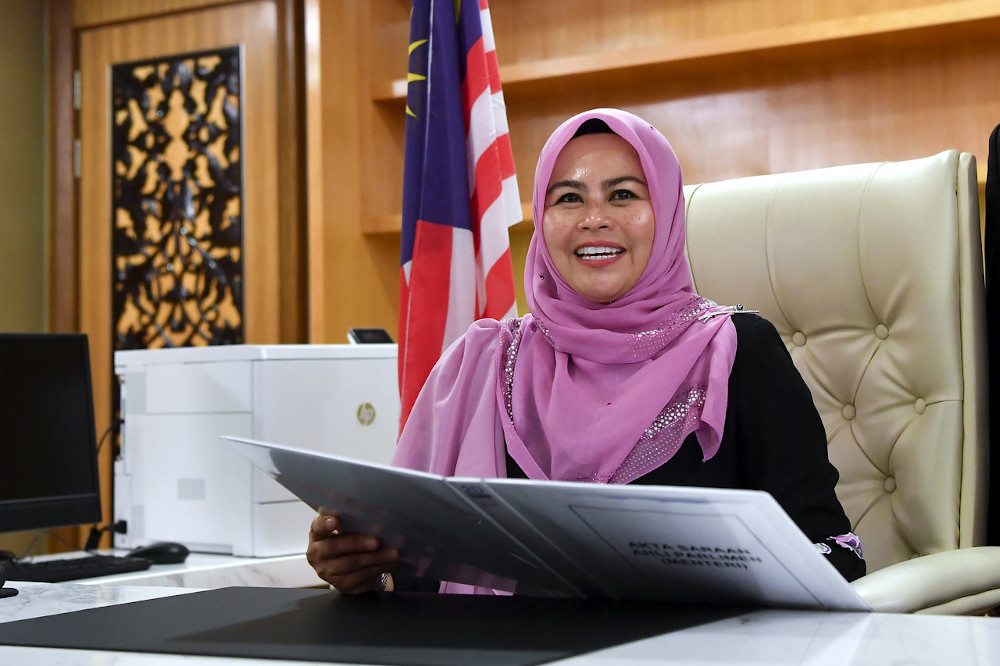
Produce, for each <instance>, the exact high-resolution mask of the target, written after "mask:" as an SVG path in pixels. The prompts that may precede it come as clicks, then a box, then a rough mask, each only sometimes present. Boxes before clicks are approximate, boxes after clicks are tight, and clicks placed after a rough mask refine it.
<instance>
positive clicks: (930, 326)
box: [685, 151, 1000, 614]
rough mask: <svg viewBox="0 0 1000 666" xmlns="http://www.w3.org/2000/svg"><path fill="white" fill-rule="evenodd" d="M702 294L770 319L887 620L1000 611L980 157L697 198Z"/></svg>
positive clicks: (766, 180)
mask: <svg viewBox="0 0 1000 666" xmlns="http://www.w3.org/2000/svg"><path fill="white" fill-rule="evenodd" d="M685 194H686V201H687V203H686V205H687V225H688V233H687V250H688V257H689V259H690V262H691V270H692V273H693V275H694V282H695V285H696V287H697V289H698V291H699V292H700V293H701V294H702V295H704V296H706V297H708V298H711V299H712V300H714V301H716V302H718V303H720V304H736V303H741V304H743V305H744V306H745V307H746V308H748V309H756V310H760V312H761V315H762V316H764V317H767V318H768V319H769V320H770V321H771V322H772V323H773V324H774V325H775V327H776V328H777V329H778V331H779V333H780V334H781V335H782V338H783V339H784V341H785V343H786V345H787V347H788V349H789V351H790V353H791V355H792V359H793V360H794V362H795V364H796V366H797V367H798V369H799V371H800V372H801V373H802V375H803V378H804V379H805V381H806V383H807V384H808V385H809V388H810V390H811V391H812V394H813V399H814V401H815V403H816V406H817V408H818V409H819V412H820V415H821V416H822V419H823V423H824V425H825V427H826V431H827V438H828V444H829V452H830V459H831V461H832V462H833V463H834V465H836V467H837V469H838V470H839V472H840V482H839V484H838V485H837V494H838V496H839V498H840V500H841V503H842V504H843V505H844V509H845V511H846V512H847V515H848V517H849V518H850V520H851V523H852V526H853V528H854V531H855V533H857V534H858V535H859V536H860V537H861V541H862V546H863V549H864V553H865V560H866V563H867V567H868V575H866V576H864V577H863V578H861V579H859V580H858V581H856V582H855V583H853V585H854V586H855V588H856V589H857V590H858V592H859V593H860V594H861V595H862V596H863V597H864V598H865V599H866V600H867V601H868V602H869V603H870V604H871V605H872V607H873V608H875V609H876V610H881V611H893V612H927V613H945V614H968V613H977V612H982V611H985V610H986V609H989V608H992V607H994V606H997V605H998V604H1000V547H987V546H984V545H983V544H984V543H985V537H986V524H987V523H986V517H987V515H986V509H987V497H986V494H987V481H988V474H987V467H988V464H989V463H988V442H989V436H988V403H987V372H986V369H987V347H986V312H985V285H984V276H983V254H982V245H981V242H980V224H979V198H978V189H977V181H976V166H975V158H974V157H973V156H972V155H970V154H967V153H958V152H956V151H946V152H943V153H940V154H938V155H934V156H931V157H927V158H923V159H916V160H910V161H901V162H883V163H874V164H859V165H851V166H843V167H833V168H826V169H817V170H812V171H803V172H798V173H787V174H776V175H767V176H756V177H749V178H740V179H735V180H729V181H723V182H717V183H707V184H702V185H692V186H688V187H686V188H685Z"/></svg>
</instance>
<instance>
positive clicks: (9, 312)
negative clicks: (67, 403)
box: [0, 0, 46, 331]
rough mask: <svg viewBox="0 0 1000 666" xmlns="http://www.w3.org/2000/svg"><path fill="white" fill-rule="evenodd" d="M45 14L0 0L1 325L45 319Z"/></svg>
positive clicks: (38, 324) (21, 2) (21, 327)
mask: <svg viewBox="0 0 1000 666" xmlns="http://www.w3.org/2000/svg"><path fill="white" fill-rule="evenodd" d="M44 15H45V3H44V2H39V1H38V0H0V91H3V103H2V104H0V331H40V330H43V328H44V327H45V314H44V313H45V275H46V270H45V256H46V253H45V250H44V248H45V210H44V201H45V185H44V183H45V178H44V168H45V167H44V161H45V154H46V153H45V137H44V121H45V115H44V109H45V100H44V95H45V67H46V65H45V62H44V53H45V50H44V49H45V40H44V27H43V26H44Z"/></svg>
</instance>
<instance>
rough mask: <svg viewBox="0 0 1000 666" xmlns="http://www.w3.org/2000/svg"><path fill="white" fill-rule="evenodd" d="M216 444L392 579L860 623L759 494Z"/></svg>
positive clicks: (858, 606) (816, 560) (847, 599)
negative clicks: (395, 552) (521, 475)
mask: <svg viewBox="0 0 1000 666" xmlns="http://www.w3.org/2000/svg"><path fill="white" fill-rule="evenodd" d="M224 439H226V440H228V441H229V443H230V444H231V445H232V446H233V447H235V448H236V450H237V451H238V452H239V453H240V454H242V455H243V456H245V457H246V458H247V459H249V460H250V461H251V462H252V463H253V464H254V465H255V466H257V467H259V468H260V469H261V470H263V471H264V472H265V473H267V474H268V475H270V476H271V477H272V478H274V479H275V480H277V481H278V482H279V483H280V484H281V485H283V486H285V487H286V488H288V489H289V490H290V491H291V492H292V493H294V494H295V495H296V496H297V497H298V498H299V499H301V500H302V501H303V502H305V503H306V504H308V505H309V506H311V507H312V508H313V509H316V510H320V509H321V508H322V509H323V510H324V511H328V512H334V513H337V514H338V516H339V519H340V521H341V526H342V529H343V531H345V532H359V533H365V534H372V535H375V536H377V537H379V538H380V539H381V541H382V543H383V544H385V545H391V546H394V547H396V548H398V549H399V551H400V555H401V560H402V562H401V563H400V564H399V565H398V568H397V569H396V571H398V572H399V573H401V574H404V575H416V576H420V577H425V578H430V579H434V580H447V581H453V582H457V583H468V584H472V585H482V586H487V587H492V588H494V589H498V590H504V591H508V592H515V593H518V594H534V595H549V596H565V597H587V596H604V597H611V598H614V599H659V600H664V601H671V602H681V603H712V604H747V605H762V606H769V607H777V608H817V609H826V610H852V611H868V610H871V609H870V607H869V606H868V604H867V603H866V602H865V601H864V600H863V599H862V598H861V597H860V596H859V595H858V594H857V593H856V592H855V591H854V589H853V588H852V587H851V586H850V584H849V583H848V582H847V581H846V580H845V579H844V578H843V577H842V576H841V575H840V573H839V572H838V571H837V570H836V569H835V568H834V567H833V565H832V564H830V563H829V562H828V561H827V560H826V558H825V557H824V556H823V555H822V554H821V553H820V552H819V551H818V550H817V549H816V547H815V546H814V545H813V544H812V543H811V542H810V541H809V540H808V539H807V538H806V536H805V535H804V534H803V533H802V531H801V530H800V529H799V528H798V526H796V525H795V523H794V522H793V521H792V520H791V518H789V517H788V514H786V513H785V511H784V510H783V509H782V508H781V506H780V505H779V504H778V503H777V502H776V501H775V500H774V498H773V497H771V495H770V494H768V493H766V492H763V491H757V490H729V489H717V488H695V487H682V486H639V485H635V486H633V485H604V484H594V483H572V482H559V481H531V480H525V479H471V478H459V477H444V476H440V475H437V474H428V473H425V472H416V471H413V470H408V469H402V468H396V467H388V466H385V465H378V464H375V463H368V462H361V461H356V460H351V459H349V458H343V457H339V456H334V455H330V454H325V453H318V452H316V451H309V450H304V449H297V448H294V447H289V446H283V445H280V444H273V443H268V442H260V441H255V440H250V439H243V438H238V437H224ZM302 528H303V530H305V529H307V526H306V525H303V526H302Z"/></svg>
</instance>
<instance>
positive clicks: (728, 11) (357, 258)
mask: <svg viewBox="0 0 1000 666" xmlns="http://www.w3.org/2000/svg"><path fill="white" fill-rule="evenodd" d="M306 2H307V6H311V7H312V8H313V10H314V14H315V15H316V19H315V20H314V24H313V25H312V26H311V29H313V30H315V34H314V35H313V38H312V39H311V40H310V39H308V38H307V48H308V49H310V50H309V53H310V54H311V56H310V58H311V59H307V63H308V68H309V75H308V76H307V81H308V95H309V99H310V101H309V102H308V103H307V108H308V109H309V116H310V117H309V128H310V129H309V136H310V146H309V150H310V155H309V178H308V181H309V191H310V202H309V206H310V209H309V224H310V248H311V250H312V251H313V255H312V257H311V262H310V268H309V271H310V285H309V286H310V294H311V296H312V298H311V302H310V306H309V315H310V339H311V341H313V342H335V341H341V340H342V336H343V332H344V331H345V330H346V329H347V328H348V327H349V326H352V325H354V326H356V325H361V323H362V322H364V324H367V325H376V326H384V327H385V328H387V329H389V330H390V331H391V332H395V330H396V307H397V298H398V294H397V292H398V277H397V271H398V269H397V268H395V264H396V263H398V262H397V256H398V251H399V224H400V215H399V212H400V207H401V198H402V197H401V191H402V163H403V159H402V157H403V133H404V106H405V102H404V95H405V90H406V78H405V66H406V44H407V41H408V35H409V26H408V23H409V11H408V10H409V4H408V3H407V2H406V1H405V0H385V1H382V2H368V1H367V0H306ZM490 9H491V13H492V16H493V28H494V33H495V36H496V44H497V52H498V58H499V61H500V76H501V79H502V82H503V87H504V96H505V100H506V104H507V110H508V119H509V123H510V135H511V144H512V146H513V149H514V161H515V165H516V168H517V176H518V182H519V187H520V194H521V199H522V202H523V203H524V204H525V206H527V203H528V201H530V197H531V184H532V176H533V171H534V166H535V161H536V159H537V155H538V151H539V150H540V148H541V146H542V144H543V142H544V140H545V138H546V137H547V136H548V134H549V133H550V132H551V131H552V129H554V128H555V127H556V125H557V124H558V123H559V122H561V121H562V120H564V119H565V118H567V117H569V116H570V115H572V114H574V113H577V112H579V111H582V110H585V109H587V108H592V107H597V106H617V107H623V108H626V109H628V110H630V111H633V112H635V113H638V114H639V115H641V116H643V117H645V118H647V119H649V120H650V122H652V123H653V124H655V125H656V126H657V127H659V128H660V129H661V130H663V132H664V133H665V134H666V135H667V137H668V138H669V139H670V141H671V143H672V144H673V146H674V149H675V150H676V151H677V154H678V156H679V158H680V161H681V164H682V165H683V166H684V172H685V180H686V181H687V182H689V183H698V182H710V181H717V180H723V179H727V178H735V177H740V176H751V175H757V174H764V173H782V172H787V171H796V170H802V169H811V168H818V167H825V166H833V165H838V164H850V163H858V162H868V161H880V160H903V159H910V158H917V157H924V156H927V155H931V154H934V153H937V152H939V151H942V150H945V149H952V148H953V149H958V150H962V151H969V152H972V153H973V154H975V155H976V156H977V157H978V158H979V170H980V182H981V183H982V181H983V177H984V175H985V162H986V154H987V141H988V138H989V134H990V131H991V130H992V128H993V126H994V125H995V124H996V123H997V122H1000V112H998V109H1000V41H998V40H997V39H996V35H997V34H1000V6H998V5H997V3H996V2H995V0H845V1H844V2H787V0H683V1H682V0H677V1H673V2H663V0H629V1H628V2H625V3H607V2H601V1H600V0H560V1H559V2H539V1H538V0H494V1H493V2H491V3H490ZM314 127H315V128H317V130H316V131H314ZM532 229H533V226H532V224H531V222H530V221H526V222H525V223H523V224H521V225H518V226H517V227H516V228H515V229H514V231H513V233H512V240H511V246H512V255H513V257H514V260H515V279H516V282H518V283H520V281H521V279H520V278H521V275H522V271H523V269H522V264H521V262H522V258H523V256H524V251H525V249H526V247H527V243H528V239H529V238H530V234H531V232H532ZM519 309H520V310H521V311H522V312H524V310H525V305H524V300H523V293H522V292H519Z"/></svg>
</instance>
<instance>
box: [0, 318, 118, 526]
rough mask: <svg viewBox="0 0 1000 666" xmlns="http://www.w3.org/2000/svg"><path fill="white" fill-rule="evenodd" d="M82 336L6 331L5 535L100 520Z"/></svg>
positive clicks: (0, 400) (0, 513)
mask: <svg viewBox="0 0 1000 666" xmlns="http://www.w3.org/2000/svg"><path fill="white" fill-rule="evenodd" d="M93 405H94V403H93V396H92V393H91V384H90V355H89V349H88V345H87V337H86V336H85V335H82V334H55V333H42V334H13V333H3V334H0V532H12V531H21V530H35V529H45V528H49V527H58V526H64V525H82V524H86V523H96V522H99V521H100V519H101V502H100V486H99V481H98V471H97V444H96V441H95V439H96V438H95V433H94V406H93Z"/></svg>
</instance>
